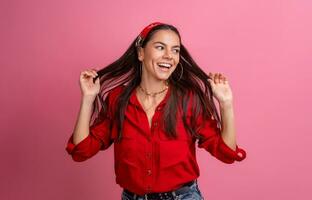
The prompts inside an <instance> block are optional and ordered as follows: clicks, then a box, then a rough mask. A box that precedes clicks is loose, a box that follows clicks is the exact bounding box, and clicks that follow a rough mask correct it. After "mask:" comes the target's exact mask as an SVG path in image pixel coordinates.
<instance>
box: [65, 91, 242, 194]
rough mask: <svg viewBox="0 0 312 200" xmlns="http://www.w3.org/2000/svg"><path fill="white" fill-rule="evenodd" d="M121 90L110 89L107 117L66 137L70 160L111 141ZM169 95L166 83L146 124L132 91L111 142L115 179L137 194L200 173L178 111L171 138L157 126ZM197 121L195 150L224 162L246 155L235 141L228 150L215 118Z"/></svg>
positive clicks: (165, 187) (165, 188)
mask: <svg viewBox="0 0 312 200" xmlns="http://www.w3.org/2000/svg"><path fill="white" fill-rule="evenodd" d="M121 91H122V87H117V88H116V89H114V90H112V91H111V92H110V93H109V95H108V104H109V106H108V108H109V111H108V116H107V118H106V119H105V120H103V121H102V122H101V123H98V124H96V125H94V126H92V127H90V134H89V135H88V136H87V137H86V138H85V139H84V140H82V141H81V142H79V143H78V144H76V145H74V144H73V143H72V138H73V134H72V135H71V137H70V138H69V140H68V143H67V147H66V150H67V152H68V153H69V154H71V156H72V158H73V160H75V161H78V162H81V161H84V160H86V159H88V158H90V157H92V156H94V155H95V154H96V153H97V152H98V151H99V150H105V149H107V148H108V147H110V146H111V144H112V143H114V139H116V138H117V126H116V123H114V121H113V120H112V115H113V113H112V109H111V108H113V107H114V106H115V105H114V103H115V102H116V98H117V97H118V95H119V94H120V92H121ZM169 95H170V87H169V89H168V91H167V94H166V96H165V98H164V99H163V100H162V102H161V103H160V104H159V105H158V106H157V108H156V110H155V114H154V116H153V119H152V127H151V128H150V127H149V123H148V119H147V116H146V114H145V112H144V110H143V108H142V106H141V104H140V103H139V101H138V99H137V96H136V93H135V90H134V91H133V92H132V94H131V96H130V100H129V104H128V106H127V109H126V112H125V120H124V129H123V130H124V131H123V139H122V140H121V142H120V143H114V159H115V165H114V167H115V174H116V183H117V184H119V185H120V186H121V187H122V188H125V189H128V190H130V191H132V192H134V193H136V194H139V195H143V194H146V193H151V192H166V191H170V190H174V189H177V188H179V187H180V186H181V185H183V184H184V183H186V182H188V181H191V180H194V179H196V178H198V176H199V167H198V164H197V161H196V155H195V153H196V151H195V146H196V143H195V142H196V140H194V139H192V137H191V136H190V135H189V134H187V132H186V129H185V128H184V125H183V121H182V116H181V114H180V115H178V118H177V122H176V123H177V124H176V128H177V134H178V138H177V139H176V140H169V138H167V136H166V134H165V131H164V130H163V129H162V128H161V127H162V126H161V125H162V124H161V123H162V120H161V119H162V115H163V110H164V109H163V108H164V105H165V104H166V101H167V100H168V97H169ZM189 114H190V113H189ZM111 123H113V124H112V125H113V126H112V129H111V130H110V129H109V128H108V127H110V124H111ZM198 123H204V126H203V128H201V129H200V130H199V131H198V133H199V134H200V135H202V136H204V138H205V139H203V140H201V141H198V147H199V148H204V149H206V150H207V151H208V152H210V154H211V155H213V156H214V157H216V158H217V159H219V160H220V161H222V162H224V163H229V164H230V163H233V162H234V161H241V160H243V159H245V157H246V152H245V151H244V150H243V149H241V148H238V146H237V145H236V151H233V150H232V149H231V148H230V147H228V146H227V145H226V144H225V143H224V141H223V140H222V137H221V134H220V129H219V128H218V127H217V123H216V121H215V120H213V119H211V120H206V121H202V120H201V118H198ZM239 153H241V156H240V154H239Z"/></svg>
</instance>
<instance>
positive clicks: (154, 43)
mask: <svg viewBox="0 0 312 200" xmlns="http://www.w3.org/2000/svg"><path fill="white" fill-rule="evenodd" d="M156 43H160V44H162V45H164V46H167V45H166V44H165V43H163V42H154V43H153V44H156ZM175 47H179V48H180V45H175V46H173V48H175Z"/></svg>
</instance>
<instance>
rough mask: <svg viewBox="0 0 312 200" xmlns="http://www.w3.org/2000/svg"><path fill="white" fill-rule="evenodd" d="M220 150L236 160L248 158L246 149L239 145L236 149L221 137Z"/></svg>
mask: <svg viewBox="0 0 312 200" xmlns="http://www.w3.org/2000/svg"><path fill="white" fill-rule="evenodd" d="M220 143H221V144H220V151H221V153H222V154H224V155H225V156H226V157H230V158H233V159H234V160H236V161H242V160H244V159H245V158H246V151H245V150H244V149H242V148H239V147H238V146H237V145H236V147H235V150H233V149H231V148H230V147H229V146H228V145H227V144H226V143H225V142H224V141H223V139H222V137H220Z"/></svg>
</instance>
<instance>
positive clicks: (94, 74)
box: [88, 69, 97, 78]
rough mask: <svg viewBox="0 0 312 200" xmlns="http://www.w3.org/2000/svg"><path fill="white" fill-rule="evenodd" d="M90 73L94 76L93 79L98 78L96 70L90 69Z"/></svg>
mask: <svg viewBox="0 0 312 200" xmlns="http://www.w3.org/2000/svg"><path fill="white" fill-rule="evenodd" d="M88 72H90V73H91V74H92V75H93V78H94V77H96V76H97V73H96V71H95V70H94V69H88Z"/></svg>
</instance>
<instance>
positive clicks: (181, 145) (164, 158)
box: [159, 120, 193, 170]
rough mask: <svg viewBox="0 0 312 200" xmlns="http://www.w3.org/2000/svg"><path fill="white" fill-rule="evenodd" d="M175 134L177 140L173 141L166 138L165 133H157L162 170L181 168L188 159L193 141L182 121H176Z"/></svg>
mask: <svg viewBox="0 0 312 200" xmlns="http://www.w3.org/2000/svg"><path fill="white" fill-rule="evenodd" d="M176 133H177V138H176V139H173V138H170V137H168V136H167V135H166V133H165V131H159V156H160V159H159V161H160V168H161V169H163V170H164V169H169V170H173V169H175V168H181V167H183V166H184V163H185V162H187V160H188V159H189V156H190V151H191V146H192V142H193V141H192V137H191V136H190V135H189V133H187V131H186V129H185V128H184V124H183V122H182V120H181V121H178V120H177V124H176Z"/></svg>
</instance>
